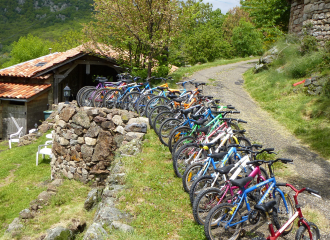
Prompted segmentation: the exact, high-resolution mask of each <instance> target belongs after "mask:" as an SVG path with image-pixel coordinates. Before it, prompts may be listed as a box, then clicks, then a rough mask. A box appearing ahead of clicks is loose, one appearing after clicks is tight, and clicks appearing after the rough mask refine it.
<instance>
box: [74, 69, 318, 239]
mask: <svg viewBox="0 0 330 240" xmlns="http://www.w3.org/2000/svg"><path fill="white" fill-rule="evenodd" d="M123 78H127V75H120V79H119V81H118V83H116V86H113V85H106V84H114V83H106V79H100V80H99V82H100V86H99V87H96V88H95V87H94V88H91V87H90V88H88V87H86V88H85V89H84V90H82V91H81V93H80V97H79V96H77V100H78V104H80V105H81V106H96V107H97V106H98V107H101V106H102V107H108V108H114V107H116V108H122V109H126V110H130V111H135V112H137V113H138V114H139V115H141V116H145V117H147V118H148V119H149V123H150V126H151V127H152V128H153V129H154V131H155V132H156V133H157V135H158V137H159V140H160V141H161V143H162V144H164V145H165V146H167V147H168V149H169V151H170V152H171V153H172V160H173V169H174V172H175V175H176V176H177V177H180V178H182V184H183V189H184V190H185V191H186V192H187V193H189V198H190V201H191V205H192V212H193V216H194V219H195V221H196V222H197V223H198V224H201V225H204V231H205V235H206V237H207V239H231V240H234V239H239V238H240V237H242V236H243V235H249V236H253V237H254V238H253V239H254V240H263V239H269V240H275V239H278V238H279V237H280V236H284V235H287V234H289V233H290V232H291V231H292V229H293V225H294V221H295V220H296V219H298V221H297V224H298V229H297V231H296V234H295V239H310V240H312V239H313V240H316V239H320V232H319V229H318V227H317V226H316V225H315V224H314V223H312V222H308V221H307V220H306V219H305V218H304V216H303V213H302V210H301V205H299V203H298V195H299V194H300V193H302V192H307V193H310V194H312V195H314V196H316V197H320V196H319V193H318V192H317V191H315V190H313V189H311V188H308V187H305V188H302V189H300V190H298V189H296V188H295V187H294V186H293V185H291V184H288V183H279V182H277V181H276V177H275V173H274V164H275V163H277V162H282V163H283V164H288V163H292V162H293V161H292V160H291V159H286V158H277V159H274V157H273V156H274V154H275V152H274V149H273V148H262V146H261V145H258V144H251V143H250V141H249V140H248V139H247V138H246V137H245V135H244V134H245V130H241V129H240V126H241V124H242V123H246V121H244V120H241V119H239V118H236V117H235V115H236V114H239V113H240V112H239V111H236V109H235V107H233V106H231V105H225V106H222V105H221V104H220V101H219V100H216V99H214V98H213V97H212V96H206V95H204V94H203V89H200V88H201V87H202V88H203V86H204V85H205V83H198V82H196V81H195V80H194V79H192V80H189V81H184V82H180V83H177V85H179V86H182V88H181V89H171V88H169V86H168V83H167V82H168V81H170V80H171V79H170V78H158V79H157V80H162V81H164V84H162V85H160V86H158V87H151V86H150V80H151V79H147V81H145V82H144V83H136V81H137V80H140V79H138V78H135V79H133V80H131V79H123ZM154 79H155V78H154ZM101 83H102V84H101ZM187 84H189V85H193V86H194V88H193V89H192V90H187V89H186V86H187ZM106 86H107V87H106ZM87 92H89V93H88V94H87V95H84V94H85V93H87ZM79 101H80V102H79ZM85 104H86V105H85ZM262 158H264V159H265V158H266V159H270V158H271V159H273V160H260V159H262ZM262 165H266V166H267V168H268V172H267V171H266V170H265V169H264V168H263V167H262ZM284 187H286V188H291V189H292V190H293V191H294V192H295V194H294V196H293V200H292V198H291V196H290V195H289V194H288V193H286V192H285V191H284V190H283V189H284ZM285 190H287V189H285ZM265 220H266V222H267V223H268V229H269V236H267V234H264V233H263V234H255V232H254V231H253V228H254V226H255V227H256V228H257V226H259V225H262V224H264V223H265ZM257 235H259V236H257Z"/></svg>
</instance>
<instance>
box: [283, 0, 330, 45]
mask: <svg viewBox="0 0 330 240" xmlns="http://www.w3.org/2000/svg"><path fill="white" fill-rule="evenodd" d="M304 31H306V32H307V33H308V34H310V35H312V36H315V37H316V38H317V39H318V40H319V42H320V44H321V45H323V44H324V42H326V41H329V39H330V0H322V1H320V0H292V1H291V14H290V23H289V33H295V34H298V35H301V34H303V33H304Z"/></svg>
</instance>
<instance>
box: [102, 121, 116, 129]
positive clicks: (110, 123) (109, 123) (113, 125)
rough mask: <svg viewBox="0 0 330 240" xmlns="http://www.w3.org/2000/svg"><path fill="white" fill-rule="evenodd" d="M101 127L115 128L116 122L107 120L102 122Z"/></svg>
mask: <svg viewBox="0 0 330 240" xmlns="http://www.w3.org/2000/svg"><path fill="white" fill-rule="evenodd" d="M101 127H102V128H114V127H115V124H114V123H113V121H106V122H102V123H101Z"/></svg>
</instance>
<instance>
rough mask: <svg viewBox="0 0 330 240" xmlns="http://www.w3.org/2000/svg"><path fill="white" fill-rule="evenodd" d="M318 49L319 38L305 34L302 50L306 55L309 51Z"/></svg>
mask: <svg viewBox="0 0 330 240" xmlns="http://www.w3.org/2000/svg"><path fill="white" fill-rule="evenodd" d="M317 50H318V43H317V39H316V37H314V36H310V35H308V36H305V37H304V38H303V39H302V41H301V46H300V52H301V53H302V54H303V55H305V54H307V53H311V52H315V51H317Z"/></svg>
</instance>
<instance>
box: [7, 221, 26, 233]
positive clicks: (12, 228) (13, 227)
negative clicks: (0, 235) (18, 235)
mask: <svg viewBox="0 0 330 240" xmlns="http://www.w3.org/2000/svg"><path fill="white" fill-rule="evenodd" d="M22 228H23V224H22V223H21V221H20V219H19V218H18V217H17V218H15V219H14V220H13V221H12V222H11V224H9V226H8V228H7V230H6V232H8V233H13V232H17V231H19V230H20V229H22Z"/></svg>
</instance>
